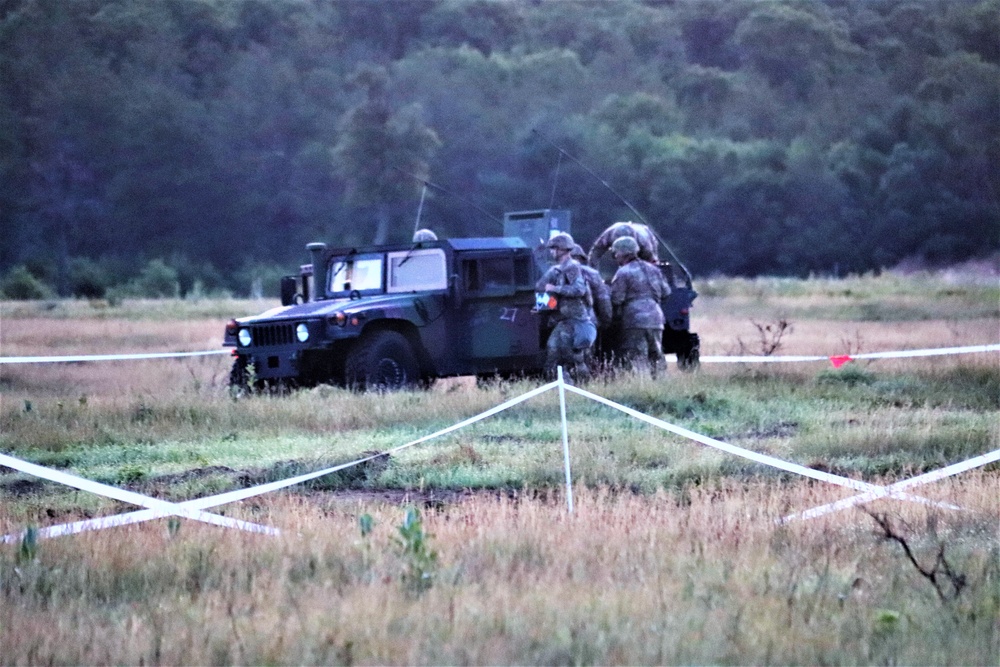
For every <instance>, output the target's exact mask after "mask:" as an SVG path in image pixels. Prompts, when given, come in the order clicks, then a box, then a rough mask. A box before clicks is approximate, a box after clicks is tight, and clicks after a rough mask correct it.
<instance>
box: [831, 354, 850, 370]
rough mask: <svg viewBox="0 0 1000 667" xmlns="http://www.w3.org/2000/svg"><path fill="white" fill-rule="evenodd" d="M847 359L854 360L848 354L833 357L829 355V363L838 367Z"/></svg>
mask: <svg viewBox="0 0 1000 667" xmlns="http://www.w3.org/2000/svg"><path fill="white" fill-rule="evenodd" d="M848 361H854V359H852V358H851V355H849V354H841V355H838V356H835V357H830V363H831V364H833V367H834V368H840V367H841V366H843V365H844V364H846V363H847V362H848Z"/></svg>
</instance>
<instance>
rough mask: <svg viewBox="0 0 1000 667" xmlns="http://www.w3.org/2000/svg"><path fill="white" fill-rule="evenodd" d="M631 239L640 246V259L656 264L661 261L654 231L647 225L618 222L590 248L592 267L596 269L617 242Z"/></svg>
mask: <svg viewBox="0 0 1000 667" xmlns="http://www.w3.org/2000/svg"><path fill="white" fill-rule="evenodd" d="M626 237H631V238H633V239H635V242H636V243H637V244H639V259H644V260H646V261H647V262H652V263H654V264H656V263H658V262H659V261H660V257H659V254H658V253H657V240H656V235H655V234H654V233H653V230H652V229H650V228H649V227H647V226H646V225H642V224H639V223H637V222H616V223H615V224H613V225H611V226H610V227H608V228H607V229H605V230H604V231H603V232H601V235H600V236H598V237H597V240H596V241H594V244H593V245H592V246H590V265H591V266H594V267H596V266H597V262H599V261H600V260H601V257H603V256H604V253H605V252H607V251H608V248H610V247H611V244H613V243H614V242H615V241H616V240H618V239H620V238H626Z"/></svg>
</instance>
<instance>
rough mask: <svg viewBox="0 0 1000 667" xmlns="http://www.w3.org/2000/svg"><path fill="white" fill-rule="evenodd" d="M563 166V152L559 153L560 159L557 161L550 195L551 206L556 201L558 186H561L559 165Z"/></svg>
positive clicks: (550, 206)
mask: <svg viewBox="0 0 1000 667" xmlns="http://www.w3.org/2000/svg"><path fill="white" fill-rule="evenodd" d="M561 166H562V153H560V154H559V161H558V162H556V176H555V178H553V179H552V196H551V197H549V208H550V209H551V208H552V207H553V206H554V205H555V203H556V188H557V187H559V167H561Z"/></svg>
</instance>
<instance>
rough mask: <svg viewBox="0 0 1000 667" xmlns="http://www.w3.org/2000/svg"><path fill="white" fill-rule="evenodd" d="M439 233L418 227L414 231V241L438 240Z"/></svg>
mask: <svg viewBox="0 0 1000 667" xmlns="http://www.w3.org/2000/svg"><path fill="white" fill-rule="evenodd" d="M437 240H438V237H437V234H435V233H434V232H432V231H431V230H429V229H418V230H417V231H415V232H414V233H413V242H414V243H424V242H426V241H437Z"/></svg>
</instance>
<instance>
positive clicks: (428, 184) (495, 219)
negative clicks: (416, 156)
mask: <svg viewBox="0 0 1000 667" xmlns="http://www.w3.org/2000/svg"><path fill="white" fill-rule="evenodd" d="M393 169H395V170H396V171H398V172H400V173H401V174H406V175H407V176H409V177H410V178H415V179H417V180H418V181H420V182H421V183H423V184H424V189H425V191H426V189H427V188H428V187H432V188H434V189H435V190H440V191H441V192H443V193H445V194H446V195H451V196H452V197H454V198H455V199H457V200H458V201H460V202H462V203H463V204H468V205H469V206H471V207H472V208H474V209H476V210H477V211H479V212H480V213H482V214H483V215H485V216H486V217H487V218H489V219H490V220H492V221H493V222H499V223H500V224H501V225H502V224H503V220H501V219H500V218H498V217H497V216H495V215H493V214H492V213H490V212H489V211H486V210H484V209H483V208H482V207H480V206H477V205H476V204H474V203H472V202H471V201H469V200H468V199H466V198H465V197H462V196H461V195H457V194H455V193H454V192H452V191H451V190H449V189H448V188H446V187H444V186H442V185H438V184H437V183H433V182H431V181H428V180H427V179H426V178H421V177H420V176H417V175H416V174H414V173H412V172H409V171H406V170H405V169H400V168H399V167H393ZM422 201H423V196H421V202H422Z"/></svg>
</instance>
